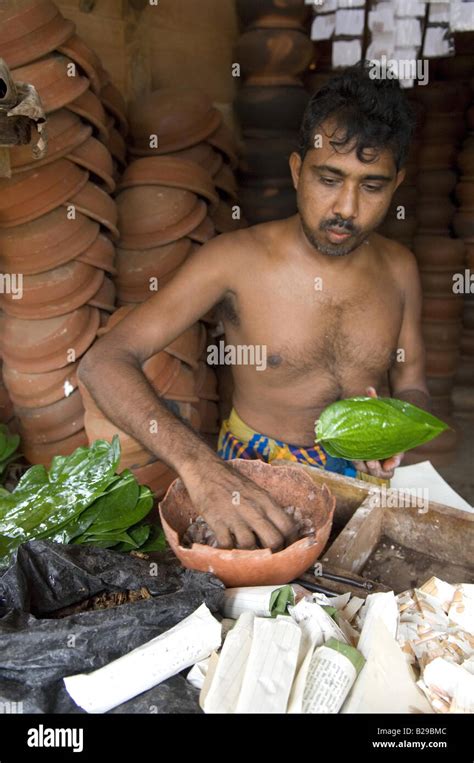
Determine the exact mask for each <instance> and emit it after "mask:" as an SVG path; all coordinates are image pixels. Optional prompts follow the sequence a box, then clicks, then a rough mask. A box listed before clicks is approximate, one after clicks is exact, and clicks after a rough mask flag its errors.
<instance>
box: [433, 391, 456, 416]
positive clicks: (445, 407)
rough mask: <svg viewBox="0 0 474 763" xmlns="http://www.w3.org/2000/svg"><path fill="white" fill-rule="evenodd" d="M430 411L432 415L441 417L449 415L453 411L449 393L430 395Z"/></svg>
mask: <svg viewBox="0 0 474 763" xmlns="http://www.w3.org/2000/svg"><path fill="white" fill-rule="evenodd" d="M431 412H432V413H433V415H434V416H438V417H439V418H441V419H443V418H445V417H446V416H451V414H452V412H453V401H452V399H451V395H439V396H435V395H433V396H432V397H431Z"/></svg>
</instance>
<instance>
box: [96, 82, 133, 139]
mask: <svg viewBox="0 0 474 763" xmlns="http://www.w3.org/2000/svg"><path fill="white" fill-rule="evenodd" d="M100 100H101V101H102V105H103V106H104V108H105V109H106V110H107V111H108V112H109V113H110V114H112V116H113V117H114V119H115V121H116V123H117V125H118V129H119V132H120V133H121V134H122V135H123V136H124V137H125V136H126V135H127V133H128V121H127V117H126V114H127V105H126V103H125V100H124V98H123V96H122V93H121V92H120V90H118V88H116V87H115V85H113V84H112V83H111V82H108V83H107V84H106V85H105V86H104V87H103V88H102V89H101V91H100Z"/></svg>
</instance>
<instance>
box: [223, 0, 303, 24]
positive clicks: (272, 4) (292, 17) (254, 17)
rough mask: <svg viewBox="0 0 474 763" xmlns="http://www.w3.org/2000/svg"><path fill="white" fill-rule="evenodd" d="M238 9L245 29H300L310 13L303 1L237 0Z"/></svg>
mask: <svg viewBox="0 0 474 763" xmlns="http://www.w3.org/2000/svg"><path fill="white" fill-rule="evenodd" d="M236 7H237V13H238V15H239V18H240V21H241V22H242V25H243V26H244V27H248V26H249V25H252V26H255V27H265V28H273V27H277V28H278V27H283V28H285V29H288V28H294V27H300V26H301V25H302V24H303V23H304V21H305V19H306V17H307V16H308V12H309V8H308V7H306V6H305V5H304V4H303V3H302V2H301V0H259V2H258V3H255V0H237V3H236Z"/></svg>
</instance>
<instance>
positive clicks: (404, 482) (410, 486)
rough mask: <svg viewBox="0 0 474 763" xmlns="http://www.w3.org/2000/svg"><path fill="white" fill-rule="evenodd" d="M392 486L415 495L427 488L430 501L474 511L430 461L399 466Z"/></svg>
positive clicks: (391, 481) (392, 479)
mask: <svg viewBox="0 0 474 763" xmlns="http://www.w3.org/2000/svg"><path fill="white" fill-rule="evenodd" d="M390 486H391V487H393V488H403V489H404V490H407V491H409V492H410V493H412V494H414V495H417V491H419V490H420V489H423V488H426V489H427V490H428V493H427V495H428V500H429V501H436V502H437V503H444V504H445V505H446V506H452V507H453V508H455V509H464V510H465V511H471V512H472V511H474V508H473V507H472V506H471V505H470V504H469V503H468V502H467V501H465V500H464V498H461V496H460V495H459V494H458V493H456V491H455V490H453V488H452V487H451V486H450V485H449V484H448V483H447V482H446V481H445V480H444V479H443V478H442V476H441V474H439V473H438V472H437V471H436V469H435V468H434V466H433V465H432V463H431V462H430V461H422V462H421V463H419V464H413V465H412V466H399V467H398V468H397V469H395V474H394V475H393V477H392V478H391V480H390Z"/></svg>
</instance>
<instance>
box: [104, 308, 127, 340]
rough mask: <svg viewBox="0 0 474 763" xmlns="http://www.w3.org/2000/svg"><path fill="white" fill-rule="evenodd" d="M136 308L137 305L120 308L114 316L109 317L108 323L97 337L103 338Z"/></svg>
mask: <svg viewBox="0 0 474 763" xmlns="http://www.w3.org/2000/svg"><path fill="white" fill-rule="evenodd" d="M134 308H135V305H130V306H129V307H119V308H118V309H117V310H115V311H114V312H113V313H112V315H107V322H106V323H105V325H104V326H101V327H100V329H99V330H98V332H97V336H103V335H104V334H107V332H108V331H110V329H112V328H113V327H114V326H116V325H117V323H120V321H121V320H122V319H123V318H125V317H126V316H127V315H128V313H130V312H131V311H132V310H133V309H134Z"/></svg>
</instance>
